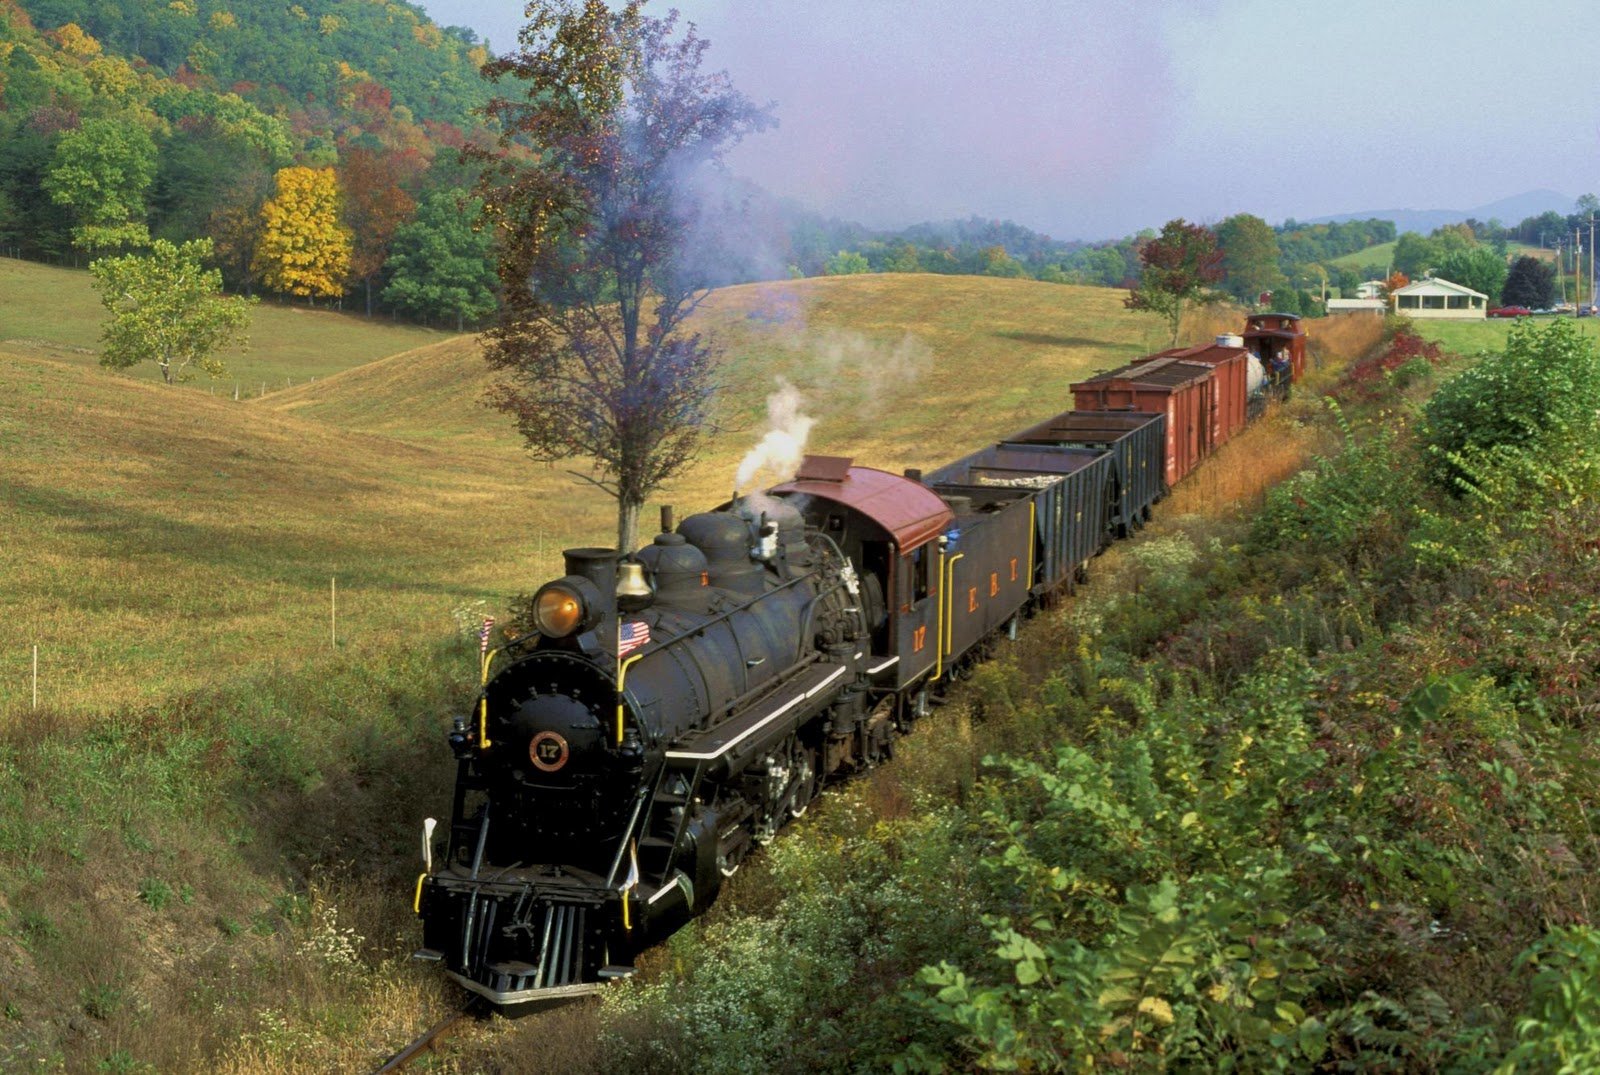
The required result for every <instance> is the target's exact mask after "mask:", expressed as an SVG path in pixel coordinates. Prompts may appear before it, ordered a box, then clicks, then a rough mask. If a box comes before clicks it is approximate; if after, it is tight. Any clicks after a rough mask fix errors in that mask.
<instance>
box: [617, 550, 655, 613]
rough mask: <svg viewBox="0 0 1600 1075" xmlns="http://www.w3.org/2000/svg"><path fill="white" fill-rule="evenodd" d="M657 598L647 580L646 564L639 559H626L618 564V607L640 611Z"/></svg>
mask: <svg viewBox="0 0 1600 1075" xmlns="http://www.w3.org/2000/svg"><path fill="white" fill-rule="evenodd" d="M654 598H655V592H654V591H653V590H651V589H650V583H648V582H646V581H645V577H644V565H643V564H641V563H639V562H638V561H637V560H624V561H623V562H622V563H620V564H618V565H617V607H618V608H619V609H621V610H622V611H624V612H638V611H639V610H640V609H641V608H645V607H647V606H648V605H649V604H650V602H651V601H652V600H653V599H654Z"/></svg>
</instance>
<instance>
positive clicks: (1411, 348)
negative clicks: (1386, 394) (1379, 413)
mask: <svg viewBox="0 0 1600 1075" xmlns="http://www.w3.org/2000/svg"><path fill="white" fill-rule="evenodd" d="M1443 357H1444V356H1443V353H1442V352H1441V351H1440V350H1439V345H1438V344H1436V343H1430V342H1429V341H1427V340H1424V339H1423V338H1422V337H1421V336H1418V335H1417V334H1416V332H1415V331H1414V330H1413V329H1412V327H1411V324H1410V322H1407V321H1398V322H1396V323H1395V324H1394V327H1393V331H1392V332H1391V334H1390V336H1389V342H1388V345H1387V346H1386V347H1384V348H1383V349H1381V350H1374V351H1371V352H1369V353H1368V354H1367V355H1365V356H1364V357H1362V358H1361V359H1360V360H1358V361H1356V362H1353V363H1351V364H1350V366H1349V367H1347V368H1346V370H1345V375H1344V380H1345V384H1346V385H1348V386H1349V387H1350V389H1351V391H1352V393H1353V394H1354V395H1355V396H1356V397H1357V398H1359V399H1368V400H1370V399H1376V398H1377V397H1378V396H1379V395H1381V394H1382V392H1383V390H1384V387H1385V383H1386V381H1388V380H1390V379H1392V380H1393V381H1394V383H1395V385H1396V386H1397V387H1400V388H1404V387H1406V386H1407V385H1408V384H1411V383H1413V382H1415V381H1417V380H1420V379H1421V378H1423V377H1425V376H1427V375H1428V374H1429V373H1431V372H1432V370H1433V367H1434V366H1437V365H1438V364H1439V361H1440V359H1441V358H1443Z"/></svg>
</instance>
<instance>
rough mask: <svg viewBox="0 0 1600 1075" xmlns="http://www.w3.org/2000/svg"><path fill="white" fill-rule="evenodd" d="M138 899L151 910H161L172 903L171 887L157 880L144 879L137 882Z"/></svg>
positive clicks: (151, 878) (152, 878) (153, 878)
mask: <svg viewBox="0 0 1600 1075" xmlns="http://www.w3.org/2000/svg"><path fill="white" fill-rule="evenodd" d="M139 898H140V899H141V900H143V901H144V902H145V903H146V904H148V905H149V906H150V908H151V910H155V911H159V910H162V909H163V908H165V907H166V905H167V904H168V903H170V902H171V901H172V886H171V885H169V884H167V883H166V882H165V881H163V880H161V879H159V878H155V877H146V878H145V879H144V880H143V881H140V882H139Z"/></svg>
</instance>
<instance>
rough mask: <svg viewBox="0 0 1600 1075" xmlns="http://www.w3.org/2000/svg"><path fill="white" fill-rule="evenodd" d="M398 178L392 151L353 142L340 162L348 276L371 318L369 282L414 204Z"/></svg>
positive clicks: (399, 177) (380, 266) (382, 261)
mask: <svg viewBox="0 0 1600 1075" xmlns="http://www.w3.org/2000/svg"><path fill="white" fill-rule="evenodd" d="M401 178H402V172H401V170H400V169H399V168H397V167H396V155H394V154H390V153H379V152H376V151H374V150H371V149H364V148H362V147H360V146H356V147H352V148H351V149H348V150H346V151H345V154H344V158H343V159H342V160H341V161H340V162H339V186H340V189H341V190H343V191H344V223H345V226H346V227H347V228H349V229H350V234H351V236H352V237H353V239H352V245H351V249H350V279H351V280H352V281H354V282H356V283H359V284H361V285H362V286H363V288H364V289H365V291H366V303H367V316H368V317H371V316H372V283H373V280H374V279H375V278H376V277H377V275H378V273H379V272H380V271H382V269H383V263H384V261H386V260H387V259H388V257H389V244H390V242H391V241H392V240H393V239H394V234H395V229H396V228H398V227H400V225H401V224H403V223H405V222H406V221H407V220H408V219H410V217H411V213H412V211H413V210H415V209H416V207H417V203H416V202H415V201H413V200H412V199H411V196H410V195H409V194H407V193H406V192H405V191H404V190H402V189H401V188H400V180H401Z"/></svg>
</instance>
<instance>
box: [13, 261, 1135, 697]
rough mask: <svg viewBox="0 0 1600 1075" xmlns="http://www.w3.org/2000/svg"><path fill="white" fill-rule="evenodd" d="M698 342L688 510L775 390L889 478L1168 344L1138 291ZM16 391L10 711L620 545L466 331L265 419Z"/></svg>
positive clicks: (437, 606) (722, 475)
mask: <svg viewBox="0 0 1600 1075" xmlns="http://www.w3.org/2000/svg"><path fill="white" fill-rule="evenodd" d="M695 327H696V328H698V329H699V330H700V331H702V332H703V333H704V334H705V335H706V336H707V337H708V338H710V339H711V340H713V341H714V342H715V343H716V345H717V346H718V347H720V348H722V349H723V353H724V354H725V355H726V364H725V371H724V380H725V382H726V384H727V388H728V390H727V392H726V393H725V396H724V399H725V404H724V407H725V417H726V422H727V425H728V426H729V427H731V429H732V430H733V431H732V432H728V433H725V434H724V435H722V436H720V437H718V438H716V439H715V440H714V441H713V442H712V443H711V445H710V447H709V449H708V451H707V452H706V455H705V458H704V459H703V460H702V461H701V462H700V463H699V464H698V465H697V466H696V467H694V468H693V469H692V470H691V471H690V472H688V473H687V474H685V475H684V476H683V478H681V479H680V480H678V481H676V482H674V483H673V484H672V486H671V487H670V488H668V489H665V490H663V491H662V493H661V496H660V500H661V501H662V502H675V503H676V504H677V505H678V506H679V507H680V510H682V511H688V510H697V509H699V508H702V507H704V506H707V505H709V504H712V503H715V502H717V501H719V500H721V499H724V498H725V497H726V496H727V493H728V491H729V487H730V485H731V481H730V475H731V474H732V473H733V471H734V469H735V467H736V465H737V462H738V459H739V458H740V457H741V456H742V454H743V453H744V451H745V449H746V448H747V447H748V445H749V444H751V443H752V442H753V441H754V440H755V439H756V438H757V436H759V434H760V432H761V426H762V423H763V416H764V397H765V395H766V394H767V393H768V392H769V391H770V390H771V388H772V386H773V385H774V383H775V379H776V378H777V377H779V376H784V377H787V378H789V379H790V380H792V381H793V382H794V383H795V384H796V385H798V386H799V387H800V388H801V389H802V390H803V391H804V393H805V395H806V400H807V407H808V409H809V411H810V413H812V414H813V415H814V416H816V417H817V418H818V419H819V421H818V424H817V426H816V428H815V430H814V431H813V433H812V438H811V445H810V446H811V448H812V450H814V451H819V452H824V453H832V454H843V455H851V456H853V457H855V458H856V459H857V460H858V461H860V462H863V463H869V464H871V465H875V466H881V467H884V468H886V469H891V470H893V469H898V468H900V467H904V466H909V465H920V466H928V465H933V464H938V463H941V462H944V461H947V460H949V459H951V458H954V457H955V456H956V455H958V454H961V453H963V452H966V451H969V450H971V449H973V448H975V447H977V446H979V445H981V444H983V443H985V442H987V441H989V440H991V439H993V438H994V437H996V436H998V435H1001V434H1003V433H1005V432H1008V431H1010V430H1011V429H1015V428H1018V427H1020V426H1022V425H1025V424H1027V423H1029V422H1032V421H1035V420H1037V419H1039V418H1042V417H1044V416H1047V415H1048V414H1051V413H1054V412H1056V411H1059V410H1062V409H1064V408H1065V407H1067V406H1069V405H1070V394H1069V392H1068V390H1067V386H1068V385H1069V384H1070V383H1071V382H1072V381H1074V380H1077V379H1080V378H1082V377H1083V376H1085V375H1086V374H1088V373H1090V372H1092V371H1093V370H1096V369H1103V368H1108V367H1111V366H1115V365H1118V364H1120V363H1122V362H1125V361H1127V360H1128V358H1130V357H1132V356H1135V355H1137V354H1141V353H1145V352H1147V351H1148V350H1149V349H1151V342H1152V341H1151V340H1150V339H1149V333H1150V329H1151V328H1152V320H1151V319H1149V318H1141V317H1138V316H1136V315H1133V314H1130V313H1128V312H1127V311H1125V310H1124V309H1123V308H1122V296H1121V293H1120V292H1116V291H1110V290H1106V289H1100V288H1080V287H1060V286H1052V285H1046V284H1038V283H1034V282H1030V281H1015V280H998V279H987V278H969V277H939V276H865V277H851V278H831V279H820V280H807V281H799V282H794V283H782V284H765V285H746V286H743V287H735V288H728V289H726V290H724V291H720V292H718V293H716V294H715V295H713V296H712V297H711V300H710V301H709V302H708V303H707V304H706V306H705V307H704V309H703V310H702V311H701V312H700V314H698V315H697V320H696V326H695ZM1154 342H1155V343H1157V344H1159V343H1161V342H1163V341H1159V340H1157V341H1154ZM0 382H3V383H4V384H5V386H6V391H5V392H4V393H0V453H3V456H0V458H3V459H4V463H3V464H0V466H3V468H4V469H3V470H0V484H3V485H4V487H5V491H6V502H7V506H8V509H9V510H8V511H7V512H6V513H5V514H4V515H0V570H3V571H5V572H6V574H7V579H8V585H7V587H6V589H5V591H4V593H3V594H0V713H4V712H6V711H11V712H18V711H21V710H22V709H24V708H25V707H26V706H27V705H28V704H29V703H30V702H31V686H32V680H31V664H30V660H31V647H32V646H34V645H35V644H37V645H38V646H39V650H40V698H41V702H42V703H43V704H45V705H48V706H51V707H54V708H56V709H59V710H64V711H77V712H89V711H96V710H105V709H107V708H112V707H117V706H124V705H130V704H154V703H157V702H159V701H161V700H162V699H164V698H168V697H171V696H172V695H173V694H175V693H179V692H183V691H187V690H191V689H194V688H196V687H198V686H200V685H202V684H204V683H206V682H208V681H209V680H211V679H213V678H215V677H218V676H222V675H230V674H233V673H234V672H235V671H236V670H237V669H238V667H239V666H240V665H241V663H243V664H246V665H268V666H270V667H273V668H280V669H289V668H293V667H297V666H298V665H299V664H300V663H302V662H304V661H305V660H307V659H309V658H311V657H313V656H316V655H318V654H323V653H326V652H327V651H328V649H329V647H330V646H331V644H332V643H331V633H332V632H331V625H330V619H331V609H330V604H331V594H330V588H331V587H330V580H331V579H333V578H335V577H336V578H337V579H338V583H337V586H338V620H339V639H340V646H341V647H345V648H348V647H357V648H358V649H368V650H370V651H371V652H374V653H376V652H378V651H380V650H381V649H382V648H383V647H384V646H385V645H387V644H388V643H390V642H391V641H393V640H394V639H397V638H401V637H405V636H409V635H412V634H414V633H416V632H424V633H439V632H444V631H448V630H450V629H451V628H452V626H453V624H452V619H451V612H452V609H455V608H458V607H463V606H466V605H470V604H471V603H473V602H477V601H482V602H484V606H485V611H487V612H490V613H491V614H492V613H493V612H494V611H495V610H496V609H497V608H498V607H500V606H501V605H502V604H503V603H504V601H505V600H506V599H507V598H508V597H509V596H510V595H512V594H514V593H516V592H518V591H522V590H527V589H531V588H532V587H533V586H534V585H536V584H537V583H538V582H540V581H542V580H543V579H544V578H547V577H549V576H550V575H552V574H554V573H556V572H557V571H558V570H559V550H560V549H561V548H563V547H566V546H570V545H575V544H595V543H598V544H609V543H610V540H609V536H610V532H611V529H612V526H613V522H612V520H613V517H614V516H613V507H612V504H611V502H610V501H609V500H608V499H607V498H605V497H604V496H603V495H602V494H599V493H598V492H596V491H594V490H592V489H589V488H588V487H586V486H583V485H580V484H577V483H575V482H574V481H573V480H572V479H571V478H570V477H569V476H568V475H567V474H566V473H565V472H564V471H562V470H561V469H558V468H548V467H540V466H532V465H530V464H529V463H528V461H527V459H526V456H525V454H524V453H523V451H522V449H521V447H520V445H519V443H518V441H517V439H516V436H515V433H514V430H513V429H512V427H511V426H510V424H509V423H508V422H507V421H506V420H505V419H504V418H503V417H502V416H500V415H497V414H495V413H493V412H490V411H488V410H486V409H484V408H483V407H482V406H481V405H480V403H479V400H480V398H481V395H482V389H483V386H484V384H485V383H486V376H485V373H484V370H483V366H482V364H481V362H480V360H479V356H478V354H477V351H476V347H475V345H474V343H473V342H472V341H471V340H470V339H469V338H464V337H463V338H457V339H454V340H449V341H444V342H441V343H437V344H434V345H431V346H429V347H425V348H422V349H420V350H416V351H411V352H407V353H405V354H402V355H397V356H394V357H391V358H388V359H384V360H382V361H379V362H375V363H370V364H366V365H363V366H361V367H359V368H356V369H352V370H348V371H346V372H343V373H339V374H336V375H334V376H330V377H327V378H324V379H321V380H318V381H317V382H316V383H315V384H310V385H297V386H296V387H294V388H293V389H290V390H287V391H283V392H278V393H274V394H271V395H269V396H268V397H267V398H265V399H264V400H261V401H257V402H250V403H248V404H244V405H239V404H234V403H233V402H232V401H231V400H228V399H221V398H212V397H209V396H207V395H204V394H202V393H196V392H192V391H174V390H169V389H165V388H163V387H162V386H159V385H153V384H146V383H140V382H136V381H131V380H129V379H127V378H121V377H115V376H110V375H107V374H105V373H103V372H102V371H99V370H94V369H86V368H83V367H82V365H81V364H75V363H63V362H57V361H51V360H48V359H41V358H38V357H34V356H30V355H26V354H17V353H5V352H3V351H0ZM648 517H649V516H648V515H647V518H648Z"/></svg>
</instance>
